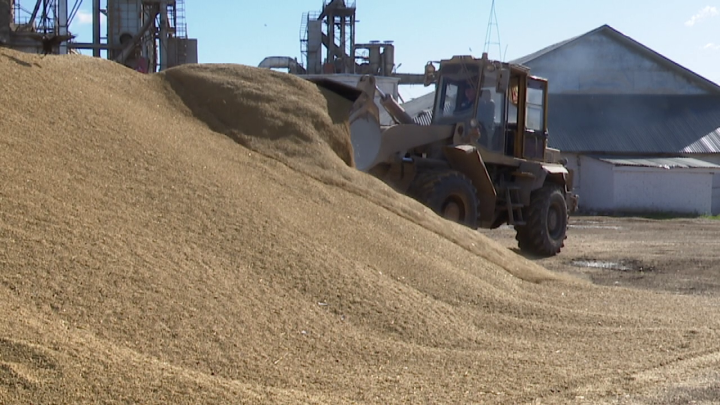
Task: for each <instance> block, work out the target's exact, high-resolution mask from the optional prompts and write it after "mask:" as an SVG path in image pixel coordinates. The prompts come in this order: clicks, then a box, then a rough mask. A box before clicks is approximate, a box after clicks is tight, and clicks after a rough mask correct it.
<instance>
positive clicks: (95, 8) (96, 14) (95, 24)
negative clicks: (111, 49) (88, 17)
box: [92, 0, 102, 58]
mask: <svg viewBox="0 0 720 405" xmlns="http://www.w3.org/2000/svg"><path fill="white" fill-rule="evenodd" d="M92 13H93V21H92V30H93V34H92V44H93V56H94V57H96V58H99V57H100V50H101V49H102V48H100V0H93V2H92Z"/></svg>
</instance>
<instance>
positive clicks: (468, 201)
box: [408, 170, 478, 229]
mask: <svg viewBox="0 0 720 405" xmlns="http://www.w3.org/2000/svg"><path fill="white" fill-rule="evenodd" d="M408 195H409V196H410V197H412V198H414V199H416V200H418V201H419V202H420V203H422V204H425V205H426V206H427V207H428V208H430V209H431V210H433V211H434V212H435V213H436V214H438V215H440V216H442V217H443V218H446V219H448V220H450V221H453V222H457V223H460V224H463V225H465V226H468V227H470V228H472V229H476V228H477V223H478V198H477V191H476V190H475V186H473V184H472V182H471V181H470V179H468V178H467V177H466V176H464V175H463V174H462V173H459V172H456V171H451V170H448V171H432V172H424V173H419V174H418V175H417V177H415V180H413V182H412V184H411V185H410V189H409V190H408Z"/></svg>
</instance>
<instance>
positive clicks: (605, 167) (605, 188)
mask: <svg viewBox="0 0 720 405" xmlns="http://www.w3.org/2000/svg"><path fill="white" fill-rule="evenodd" d="M568 163H569V162H568ZM578 172H579V174H580V175H579V177H580V179H579V184H580V187H579V188H578V191H576V193H577V194H578V196H580V200H579V201H578V206H579V209H580V210H582V211H586V212H587V211H590V212H593V211H595V212H602V211H612V210H613V209H614V208H615V194H614V191H613V190H614V181H615V179H614V177H613V166H612V165H611V164H609V163H605V162H601V161H599V160H597V159H593V158H590V157H587V156H580V159H579V165H578Z"/></svg>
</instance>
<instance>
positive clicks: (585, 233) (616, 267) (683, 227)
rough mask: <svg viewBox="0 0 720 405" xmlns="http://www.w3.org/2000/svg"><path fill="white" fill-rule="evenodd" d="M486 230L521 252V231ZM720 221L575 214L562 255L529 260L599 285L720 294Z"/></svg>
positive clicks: (486, 233)
mask: <svg viewBox="0 0 720 405" xmlns="http://www.w3.org/2000/svg"><path fill="white" fill-rule="evenodd" d="M481 232H482V233H484V234H485V235H487V236H489V237H490V238H492V239H495V240H496V241H498V242H500V243H501V244H503V245H504V246H507V247H508V248H510V249H511V250H513V251H515V252H516V253H520V252H519V251H518V249H517V248H516V242H515V231H514V230H513V229H512V228H511V227H509V226H504V227H502V228H500V229H497V230H492V231H488V230H482V231H481ZM718 235H720V221H717V220H711V219H672V220H653V219H644V218H635V217H627V218H623V217H600V216H573V217H571V218H570V224H569V229H568V240H567V241H566V243H565V247H564V248H563V251H562V253H561V254H559V255H557V256H554V257H551V258H537V257H531V256H528V255H524V256H525V257H526V258H528V259H530V260H532V261H534V262H536V263H538V264H540V265H542V266H543V267H545V268H547V269H550V270H554V271H559V272H563V273H568V274H572V275H573V276H576V277H580V278H583V279H586V280H589V281H591V282H593V283H595V284H599V285H608V286H623V287H630V288H642V289H649V290H655V291H661V292H669V293H672V294H690V295H711V296H720V279H719V278H718V274H720V250H718V249H716V248H715V247H716V246H717V245H718Z"/></svg>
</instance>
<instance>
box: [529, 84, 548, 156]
mask: <svg viewBox="0 0 720 405" xmlns="http://www.w3.org/2000/svg"><path fill="white" fill-rule="evenodd" d="M547 88H548V86H547V80H544V79H540V78H536V77H532V76H531V77H528V78H527V93H526V98H525V136H524V138H525V139H524V141H523V158H525V159H529V160H543V159H544V157H545V148H546V147H547V138H548V130H547Z"/></svg>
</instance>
